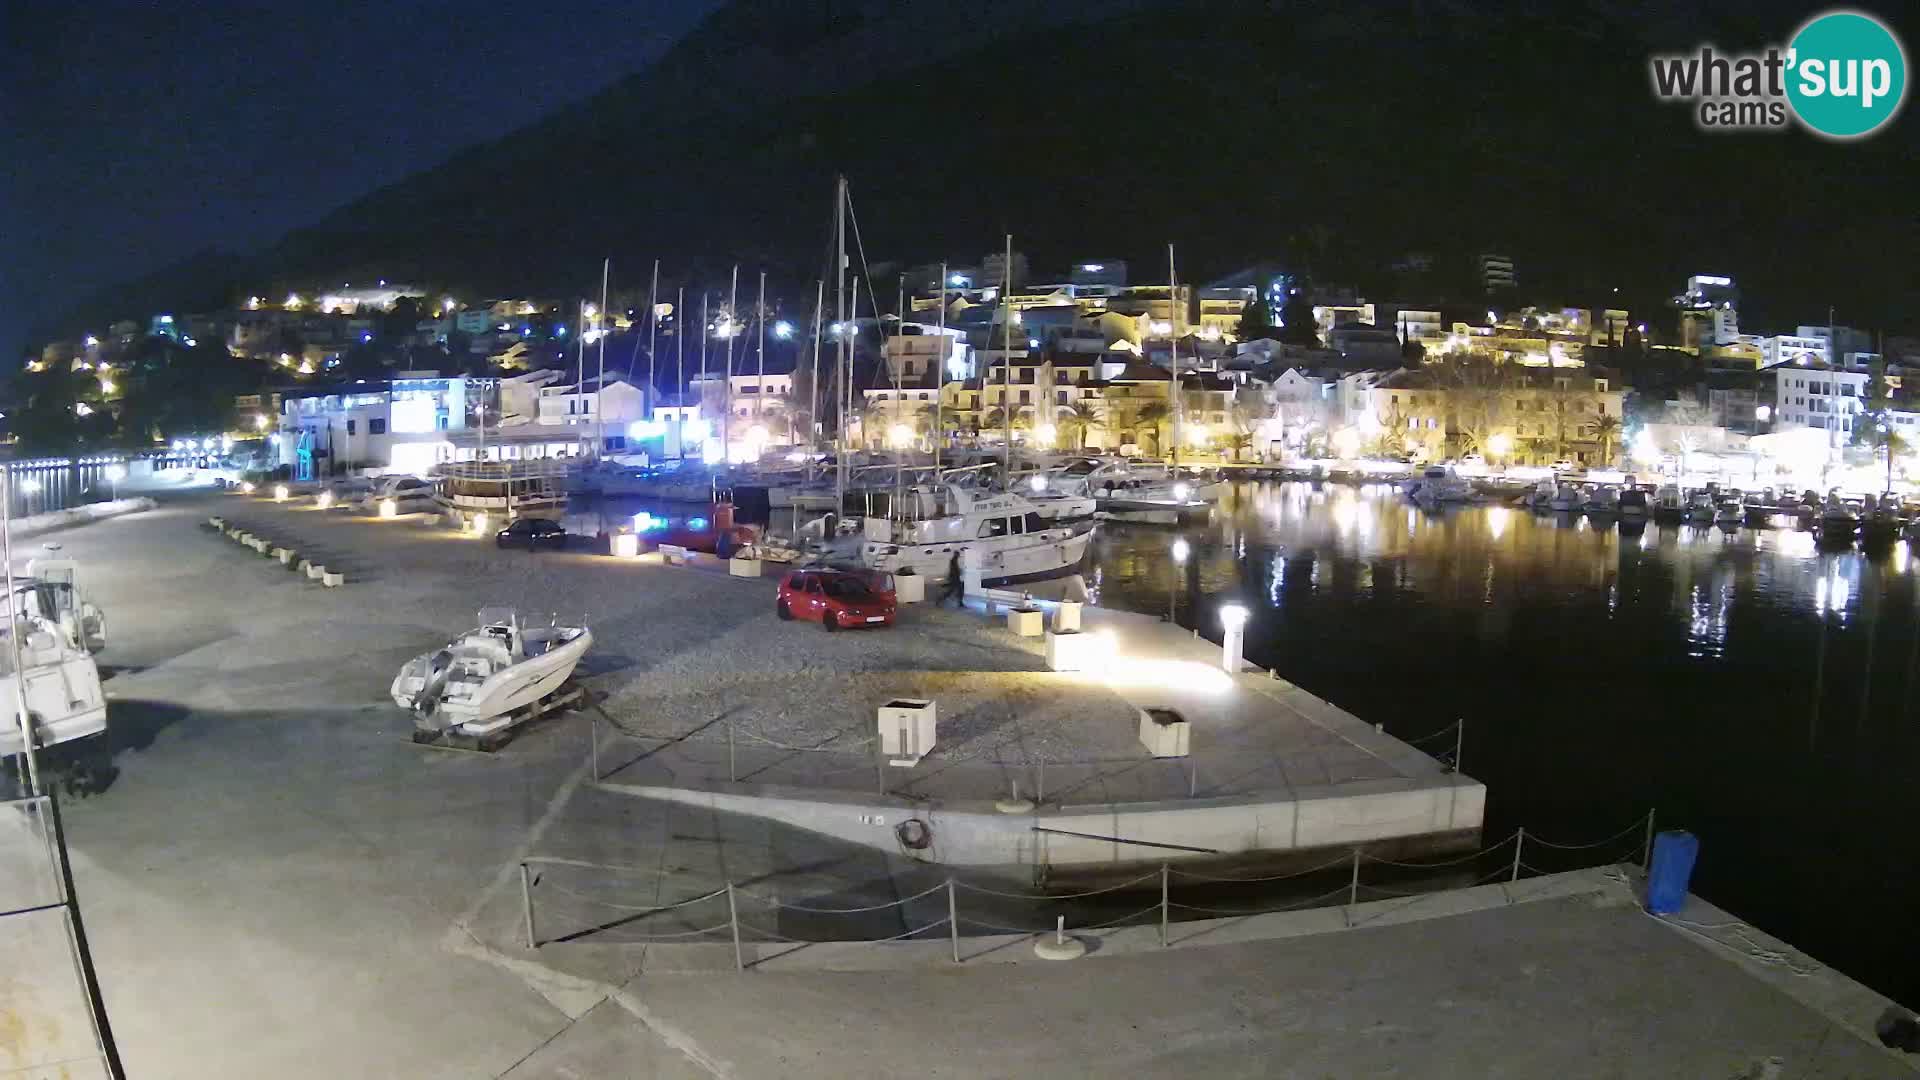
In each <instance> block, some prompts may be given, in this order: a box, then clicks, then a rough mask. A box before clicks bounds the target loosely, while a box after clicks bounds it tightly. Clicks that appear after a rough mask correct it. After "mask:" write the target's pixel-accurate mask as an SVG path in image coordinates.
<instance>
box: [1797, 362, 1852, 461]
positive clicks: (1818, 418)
mask: <svg viewBox="0 0 1920 1080" xmlns="http://www.w3.org/2000/svg"><path fill="white" fill-rule="evenodd" d="M1774 375H1775V378H1774V383H1773V388H1774V400H1773V427H1774V430H1775V431H1780V430H1783V429H1787V428H1795V427H1800V428H1816V429H1819V430H1821V431H1825V432H1826V433H1827V445H1828V446H1833V447H1838V446H1844V445H1846V444H1847V443H1849V442H1851V441H1852V439H1853V425H1854V424H1855V422H1857V421H1858V420H1859V418H1860V413H1861V412H1862V410H1863V409H1864V408H1865V404H1866V402H1865V399H1866V393H1867V380H1868V378H1869V377H1870V376H1869V375H1868V374H1867V373H1866V372H1864V371H1841V370H1838V369H1835V368H1833V367H1831V366H1829V365H1828V364H1827V363H1826V362H1825V361H1808V362H1806V363H1804V364H1802V363H1799V362H1793V363H1788V364H1785V365H1782V366H1781V367H1780V368H1779V370H1777V371H1776V372H1775V373H1774Z"/></svg>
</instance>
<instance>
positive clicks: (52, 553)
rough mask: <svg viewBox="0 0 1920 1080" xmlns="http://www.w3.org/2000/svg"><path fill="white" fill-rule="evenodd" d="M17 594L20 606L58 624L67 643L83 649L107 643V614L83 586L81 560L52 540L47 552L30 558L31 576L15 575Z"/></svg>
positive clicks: (88, 650)
mask: <svg viewBox="0 0 1920 1080" xmlns="http://www.w3.org/2000/svg"><path fill="white" fill-rule="evenodd" d="M13 594H14V595H15V596H16V597H19V599H20V604H19V610H20V611H21V612H22V613H23V614H26V615H29V616H33V617H35V618H40V619H44V620H46V621H47V622H48V623H49V624H51V625H52V626H54V627H57V628H58V629H59V631H60V637H61V638H62V640H64V641H66V643H67V645H68V646H69V647H70V648H72V649H74V650H76V651H79V652H83V653H94V652H98V651H100V650H101V649H103V648H106V645H107V617H106V615H105V613H103V612H102V611H101V610H100V607H99V605H97V604H95V603H93V602H92V601H91V600H88V599H87V597H86V594H85V593H84V592H83V591H81V588H80V569H79V564H78V563H76V562H74V561H73V560H72V559H70V558H68V557H66V556H64V555H62V554H61V553H60V545H59V544H48V545H47V546H46V554H44V555H38V556H35V557H34V558H32V559H29V560H28V561H27V579H26V580H25V581H21V580H19V579H15V580H14V583H13Z"/></svg>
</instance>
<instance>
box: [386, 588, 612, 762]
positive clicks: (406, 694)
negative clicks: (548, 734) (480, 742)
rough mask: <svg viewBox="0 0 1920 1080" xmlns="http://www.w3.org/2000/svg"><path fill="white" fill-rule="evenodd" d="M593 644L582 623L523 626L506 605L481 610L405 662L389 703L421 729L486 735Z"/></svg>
mask: <svg viewBox="0 0 1920 1080" xmlns="http://www.w3.org/2000/svg"><path fill="white" fill-rule="evenodd" d="M592 644H593V631H591V630H589V629H588V628H587V627H585V626H561V625H559V624H558V623H555V624H553V625H550V626H530V627H523V626H521V625H520V618H519V616H518V615H517V614H515V612H514V610H513V609H512V608H507V607H487V608H481V609H480V625H479V626H477V627H475V628H474V629H472V630H468V631H467V632H466V633H464V634H461V635H460V636H459V637H456V638H454V639H453V640H452V641H450V642H448V643H447V644H446V645H444V646H442V647H441V648H439V649H436V650H434V651H433V652H430V653H423V654H421V655H419V656H416V657H414V658H413V659H412V660H409V661H407V665H406V666H405V667H403V668H401V669H400V674H399V675H397V676H395V677H394V680H393V687H392V691H391V692H392V694H393V702H394V704H396V705H398V706H400V707H401V708H403V709H407V710H409V711H411V712H412V713H413V716H414V724H415V726H416V727H419V728H421V729H423V730H430V731H445V730H447V729H450V728H459V729H461V730H463V731H465V732H467V733H468V734H474V735H482V734H486V733H488V732H491V731H495V730H498V729H499V728H501V727H505V726H506V725H508V724H509V723H511V722H512V719H511V716H510V714H512V713H513V712H514V711H515V710H518V709H523V708H526V707H527V706H530V705H533V704H535V703H537V702H539V701H540V700H541V699H543V698H546V697H548V696H549V695H551V694H553V693H554V692H555V691H557V690H559V689H560V687H561V686H562V685H564V684H565V683H566V681H567V678H568V677H569V676H571V675H572V674H573V668H574V665H576V664H578V663H579V662H580V657H582V656H583V655H585V654H586V651H587V649H588V647H590V646H591V645H592Z"/></svg>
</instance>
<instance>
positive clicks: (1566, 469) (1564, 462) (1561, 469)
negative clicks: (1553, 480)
mask: <svg viewBox="0 0 1920 1080" xmlns="http://www.w3.org/2000/svg"><path fill="white" fill-rule="evenodd" d="M1553 471H1554V472H1556V473H1575V472H1585V471H1586V466H1584V465H1581V464H1579V463H1577V462H1575V461H1574V460H1573V459H1572V458H1561V459H1560V460H1559V461H1556V462H1554V463H1553Z"/></svg>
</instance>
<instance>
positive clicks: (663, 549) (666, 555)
mask: <svg viewBox="0 0 1920 1080" xmlns="http://www.w3.org/2000/svg"><path fill="white" fill-rule="evenodd" d="M692 556H693V553H692V552H690V551H688V550H687V549H686V548H683V547H681V546H680V545H678V544H661V545H660V558H661V560H662V561H664V562H665V563H666V564H667V565H668V566H685V565H686V564H687V563H688V562H689V561H690V560H691V559H692Z"/></svg>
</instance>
